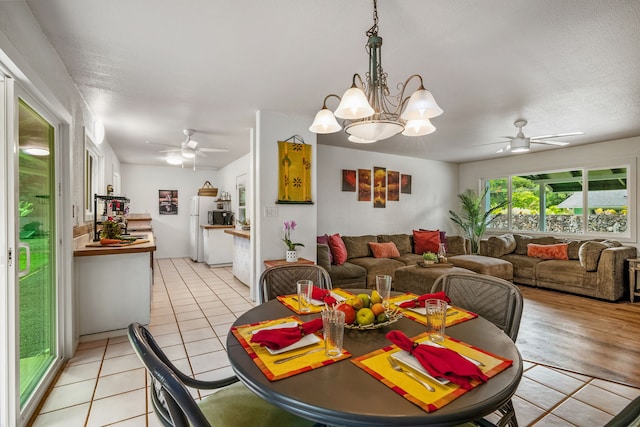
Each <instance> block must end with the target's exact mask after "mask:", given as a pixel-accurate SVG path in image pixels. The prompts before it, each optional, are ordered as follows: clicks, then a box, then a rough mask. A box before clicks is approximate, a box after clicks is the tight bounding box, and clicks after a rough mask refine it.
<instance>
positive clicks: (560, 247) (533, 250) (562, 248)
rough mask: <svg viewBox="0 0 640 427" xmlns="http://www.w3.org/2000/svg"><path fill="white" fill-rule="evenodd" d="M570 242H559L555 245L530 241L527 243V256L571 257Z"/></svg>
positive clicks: (543, 257)
mask: <svg viewBox="0 0 640 427" xmlns="http://www.w3.org/2000/svg"><path fill="white" fill-rule="evenodd" d="M568 248H569V244H567V243H558V244H555V245H538V244H535V243H529V244H528V245H527V256H530V257H535V258H540V259H569V252H568Z"/></svg>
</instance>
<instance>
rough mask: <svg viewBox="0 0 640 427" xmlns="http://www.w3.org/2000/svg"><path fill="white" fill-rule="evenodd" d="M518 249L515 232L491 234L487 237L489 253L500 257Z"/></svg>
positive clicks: (491, 255)
mask: <svg viewBox="0 0 640 427" xmlns="http://www.w3.org/2000/svg"><path fill="white" fill-rule="evenodd" d="M515 250H516V239H515V237H513V234H503V235H502V236H491V237H489V238H488V239H487V255H489V256H490V257H494V258H500V257H501V256H503V255H507V254H510V253H511V252H513V251H515Z"/></svg>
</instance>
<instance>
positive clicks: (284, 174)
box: [278, 135, 313, 204]
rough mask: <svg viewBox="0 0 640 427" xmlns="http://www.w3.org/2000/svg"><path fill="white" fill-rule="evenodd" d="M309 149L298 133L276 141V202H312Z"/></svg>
mask: <svg viewBox="0 0 640 427" xmlns="http://www.w3.org/2000/svg"><path fill="white" fill-rule="evenodd" d="M311 149H312V146H311V145H308V144H305V143H304V140H303V139H302V138H301V137H299V136H298V135H294V136H292V137H291V138H289V139H287V140H285V141H278V167H279V169H278V203H292V204H311V203H313V198H312V197H311Z"/></svg>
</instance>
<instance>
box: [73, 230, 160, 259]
mask: <svg viewBox="0 0 640 427" xmlns="http://www.w3.org/2000/svg"><path fill="white" fill-rule="evenodd" d="M135 234H136V237H138V236H143V235H144V236H145V237H142V238H143V239H146V240H149V241H148V242H145V243H140V244H136V245H129V246H102V247H91V246H85V247H84V248H79V249H76V250H75V251H73V256H74V257H79V256H95V255H122V254H135V253H141V252H155V250H156V242H155V239H154V238H153V233H135Z"/></svg>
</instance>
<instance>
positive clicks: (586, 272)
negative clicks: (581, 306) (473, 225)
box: [480, 233, 637, 301]
mask: <svg viewBox="0 0 640 427" xmlns="http://www.w3.org/2000/svg"><path fill="white" fill-rule="evenodd" d="M480 255H484V256H488V257H495V258H500V259H503V260H506V261H509V262H510V263H511V264H512V265H513V282H514V283H519V284H524V285H530V286H535V287H540V288H546V289H554V290H558V291H563V292H568V293H572V294H578V295H585V296H589V297H594V298H599V299H604V300H609V301H616V300H618V299H620V298H622V297H623V295H624V293H625V290H627V289H628V286H627V285H626V283H628V282H627V280H628V274H627V270H628V267H627V265H626V260H627V259H629V258H635V257H636V256H637V250H636V248H635V247H633V246H624V245H622V244H621V243H620V242H618V241H616V240H604V239H588V240H571V239H561V238H557V237H554V236H528V235H522V234H510V233H509V234H503V235H500V236H491V237H489V238H486V239H483V240H481V241H480Z"/></svg>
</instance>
